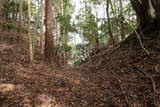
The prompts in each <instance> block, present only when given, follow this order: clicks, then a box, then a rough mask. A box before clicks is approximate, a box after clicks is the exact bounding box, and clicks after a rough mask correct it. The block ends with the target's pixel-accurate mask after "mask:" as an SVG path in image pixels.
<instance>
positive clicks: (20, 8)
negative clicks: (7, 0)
mask: <svg viewBox="0 0 160 107" xmlns="http://www.w3.org/2000/svg"><path fill="white" fill-rule="evenodd" d="M18 39H19V42H21V41H22V0H19V37H18Z"/></svg>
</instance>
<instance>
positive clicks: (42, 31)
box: [40, 0, 44, 55]
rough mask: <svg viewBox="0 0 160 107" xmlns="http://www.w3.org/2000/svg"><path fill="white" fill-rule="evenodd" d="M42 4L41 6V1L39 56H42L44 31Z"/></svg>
mask: <svg viewBox="0 0 160 107" xmlns="http://www.w3.org/2000/svg"><path fill="white" fill-rule="evenodd" d="M43 16H44V4H43V0H41V37H40V48H41V55H43V54H44V43H43V41H44V30H43V28H44V27H43V26H44V19H43Z"/></svg>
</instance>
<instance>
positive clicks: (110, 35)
mask: <svg viewBox="0 0 160 107" xmlns="http://www.w3.org/2000/svg"><path fill="white" fill-rule="evenodd" d="M109 4H110V0H106V5H107V6H106V14H107V19H108V33H109V43H110V44H114V43H115V39H114V37H113V33H112V29H111V22H110V15H109Z"/></svg>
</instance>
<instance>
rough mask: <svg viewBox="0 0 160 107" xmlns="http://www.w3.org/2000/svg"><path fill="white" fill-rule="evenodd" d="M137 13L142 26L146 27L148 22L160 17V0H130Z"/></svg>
mask: <svg viewBox="0 0 160 107" xmlns="http://www.w3.org/2000/svg"><path fill="white" fill-rule="evenodd" d="M130 1H131V4H132V7H133V9H134V10H135V12H136V15H137V21H138V24H139V25H140V28H141V29H143V28H145V27H146V26H147V25H148V24H150V23H152V22H154V21H155V20H159V19H160V8H159V6H160V1H159V0H130Z"/></svg>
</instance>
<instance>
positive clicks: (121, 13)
mask: <svg viewBox="0 0 160 107" xmlns="http://www.w3.org/2000/svg"><path fill="white" fill-rule="evenodd" d="M119 4H120V16H121V19H120V30H121V38H122V40H124V38H125V28H124V21H123V18H124V15H123V2H122V0H119Z"/></svg>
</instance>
